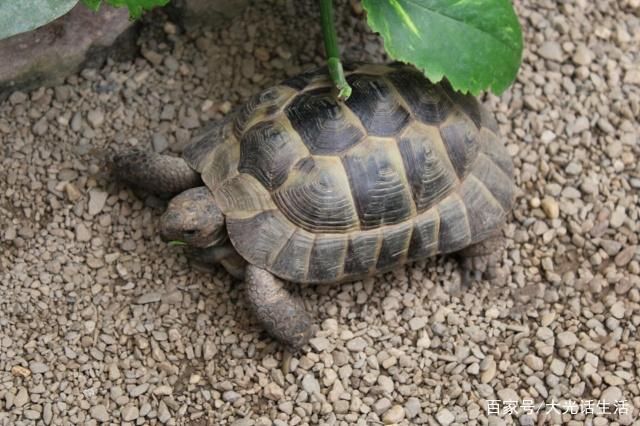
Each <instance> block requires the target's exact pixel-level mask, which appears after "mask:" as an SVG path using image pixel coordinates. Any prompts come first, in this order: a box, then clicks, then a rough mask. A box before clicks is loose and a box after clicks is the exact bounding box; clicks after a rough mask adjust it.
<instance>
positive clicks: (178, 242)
mask: <svg viewBox="0 0 640 426" xmlns="http://www.w3.org/2000/svg"><path fill="white" fill-rule="evenodd" d="M168 244H169V245H170V246H172V247H176V246H186V245H187V243H185V242H184V241H180V240H173V241H169V243H168Z"/></svg>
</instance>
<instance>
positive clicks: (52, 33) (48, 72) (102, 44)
mask: <svg viewBox="0 0 640 426" xmlns="http://www.w3.org/2000/svg"><path fill="white" fill-rule="evenodd" d="M128 18H129V16H128V12H127V10H126V9H115V8H112V7H109V6H107V5H104V6H103V7H101V8H100V11H99V12H98V13H94V12H93V11H91V10H89V9H88V8H87V7H86V6H84V5H82V4H78V5H77V6H76V7H74V8H73V9H72V10H71V11H70V12H69V13H67V14H66V15H64V16H62V17H61V18H59V19H57V20H55V21H54V22H51V23H49V24H47V25H45V26H43V27H40V28H38V29H37V30H35V31H30V32H27V33H23V34H19V35H17V36H14V37H10V38H8V39H5V40H2V41H0V58H2V59H3V60H2V61H0V100H1V99H3V98H5V97H7V96H8V95H9V94H10V93H11V92H13V91H15V90H16V89H22V90H29V89H31V88H34V87H38V86H42V85H51V84H57V83H60V82H61V81H62V80H63V79H64V78H65V77H66V76H68V75H69V74H72V73H74V72H76V71H77V70H78V69H79V68H80V67H81V66H82V65H84V66H90V67H97V66H100V65H101V64H102V63H104V61H105V60H106V58H107V57H110V58H112V59H118V58H127V59H128V58H130V57H132V56H133V53H134V52H135V50H136V45H135V37H134V35H135V32H134V31H133V26H132V22H131V21H129V19H128Z"/></svg>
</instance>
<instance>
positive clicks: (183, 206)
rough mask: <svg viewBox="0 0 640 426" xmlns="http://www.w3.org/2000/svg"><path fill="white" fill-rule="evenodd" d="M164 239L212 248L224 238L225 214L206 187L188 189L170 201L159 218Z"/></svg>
mask: <svg viewBox="0 0 640 426" xmlns="http://www.w3.org/2000/svg"><path fill="white" fill-rule="evenodd" d="M160 235H161V237H162V239H163V240H164V241H168V242H178V243H184V244H187V245H189V246H192V247H200V248H205V247H211V246H214V245H216V244H219V243H221V242H223V241H224V239H225V238H226V230H225V226H224V215H223V214H222V211H221V210H220V209H219V208H218V206H217V205H216V201H215V199H214V197H213V194H212V193H211V191H209V189H208V188H207V187H205V186H199V187H197V188H191V189H188V190H186V191H184V192H182V193H180V194H178V195H177V196H175V197H174V198H173V199H172V200H171V201H170V202H169V206H168V207H167V210H166V211H165V212H164V214H163V215H162V217H161V218H160Z"/></svg>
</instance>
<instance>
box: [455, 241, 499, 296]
mask: <svg viewBox="0 0 640 426" xmlns="http://www.w3.org/2000/svg"><path fill="white" fill-rule="evenodd" d="M504 247H505V239H504V237H503V236H502V232H496V233H494V234H492V235H491V236H489V237H488V238H486V239H484V240H482V241H480V242H478V243H476V244H472V245H470V246H468V247H465V248H464V249H462V250H460V251H459V252H457V253H456V254H457V257H458V258H459V260H460V264H461V267H462V285H463V286H466V287H468V286H470V285H471V282H473V281H474V280H476V281H479V280H481V279H482V278H485V279H487V280H492V279H494V278H495V277H496V265H497V263H498V260H500V257H501V256H502V251H503V250H504Z"/></svg>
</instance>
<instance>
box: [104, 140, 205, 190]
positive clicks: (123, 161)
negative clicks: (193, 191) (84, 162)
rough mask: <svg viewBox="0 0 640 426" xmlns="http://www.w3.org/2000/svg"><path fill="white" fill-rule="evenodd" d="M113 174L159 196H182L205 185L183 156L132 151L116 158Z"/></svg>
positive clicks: (114, 159)
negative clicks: (185, 192) (186, 191)
mask: <svg viewBox="0 0 640 426" xmlns="http://www.w3.org/2000/svg"><path fill="white" fill-rule="evenodd" d="M111 173H112V174H113V175H114V176H115V177H116V178H117V179H120V180H123V181H125V182H126V183H127V184H129V185H131V186H134V187H136V188H140V189H143V190H145V191H149V192H153V193H155V194H170V195H175V194H179V193H180V192H182V191H185V190H187V189H190V188H195V187H197V186H201V185H202V180H201V179H200V174H199V173H197V172H196V171H195V170H193V169H192V168H191V167H189V165H188V164H187V163H186V161H184V159H182V158H180V157H172V156H170V155H161V154H156V153H155V152H152V151H141V150H131V151H127V152H123V153H118V154H116V155H114V156H113V157H112V159H111Z"/></svg>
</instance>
